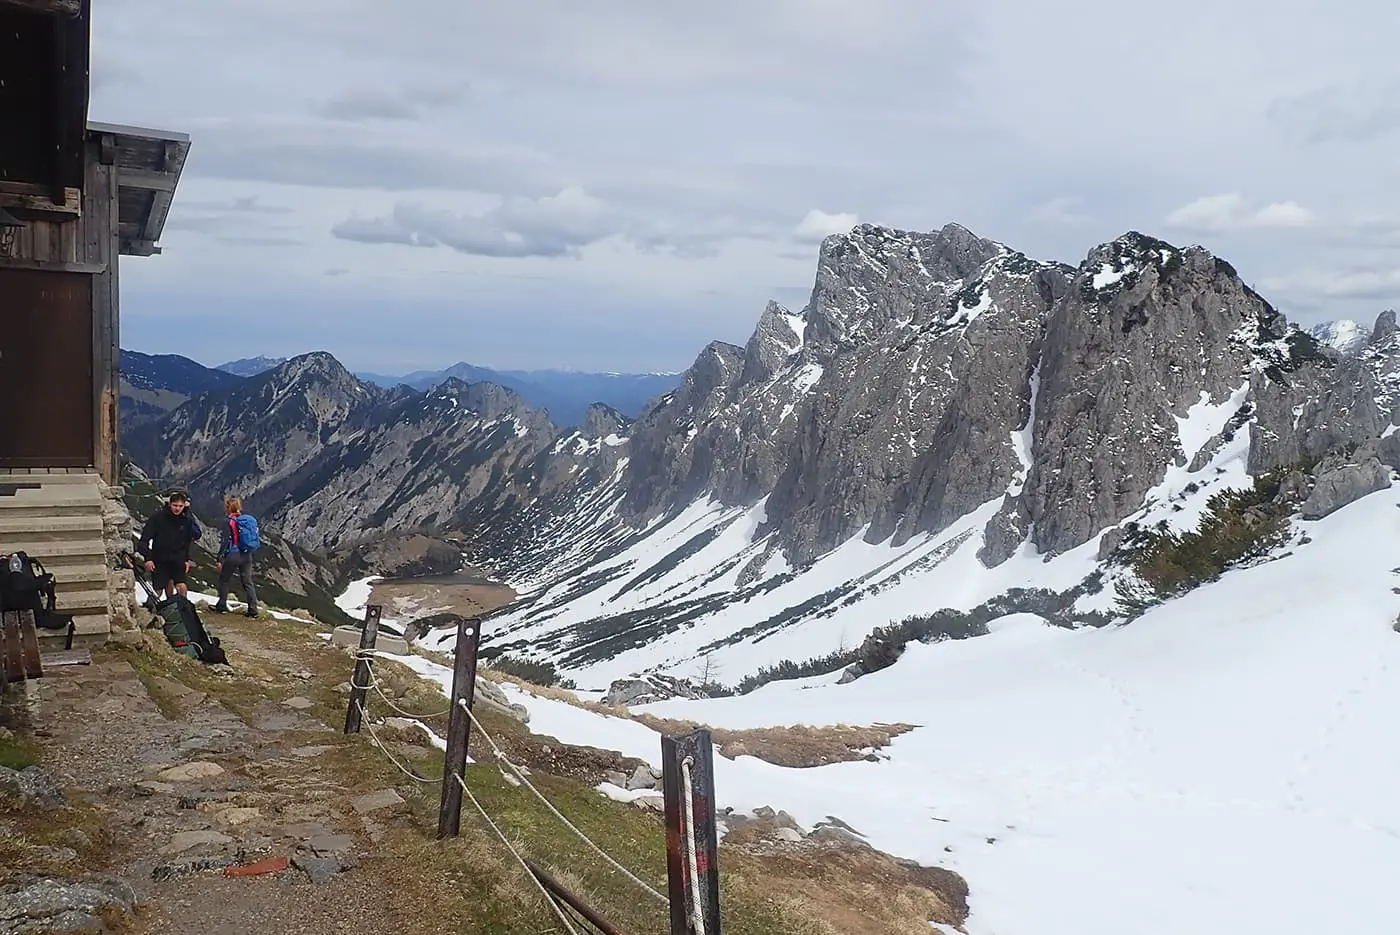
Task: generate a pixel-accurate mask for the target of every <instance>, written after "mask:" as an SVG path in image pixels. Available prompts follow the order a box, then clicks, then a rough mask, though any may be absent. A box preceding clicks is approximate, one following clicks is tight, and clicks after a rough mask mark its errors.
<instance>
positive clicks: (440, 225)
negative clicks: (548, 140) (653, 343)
mask: <svg viewBox="0 0 1400 935" xmlns="http://www.w3.org/2000/svg"><path fill="white" fill-rule="evenodd" d="M752 233H753V229H752V228H750V227H749V226H746V225H745V224H743V223H742V222H734V221H731V220H728V219H720V220H719V221H716V222H710V223H705V222H703V221H696V222H695V223H694V224H689V223H687V222H686V221H684V220H679V221H672V222H668V223H666V224H659V223H658V222H656V221H655V220H653V219H651V218H650V217H648V216H647V215H644V214H642V213H640V212H638V211H636V210H633V209H630V208H627V207H622V206H618V205H614V204H611V203H608V202H605V201H602V200H600V199H598V198H596V197H594V196H593V195H591V194H589V193H588V192H586V191H584V190H583V189H582V188H578V187H570V188H565V189H563V190H561V191H560V192H558V193H557V194H555V195H550V196H546V197H543V198H522V197H510V198H506V199H503V200H502V202H501V203H500V204H499V205H497V206H496V207H494V208H491V209H490V210H488V211H485V212H483V213H481V214H460V213H454V212H451V211H444V210H440V209H433V208H426V207H423V206H421V205H416V204H406V203H405V204H399V205H397V206H396V207H395V208H394V210H393V213H392V214H390V215H389V216H388V217H372V218H363V217H359V216H355V217H351V218H348V219H346V220H344V221H341V222H339V223H337V224H335V225H334V226H333V227H332V228H331V234H332V235H333V236H335V237H338V238H340V239H342V240H354V241H358V242H360V243H382V244H400V245H406V246H415V247H434V246H438V245H442V246H446V247H450V248H451V249H453V250H456V251H457V252H459V253H466V254H472V255H476V256H489V257H500V258H516V257H565V256H577V255H578V253H579V251H581V250H582V249H583V248H584V247H587V246H589V245H590V244H594V243H598V242H599V241H603V240H607V239H608V238H611V237H621V238H625V239H626V240H628V241H629V242H631V243H632V244H633V245H634V246H636V247H637V248H638V249H641V250H644V251H651V252H669V253H671V254H673V255H674V256H677V257H679V258H681V259H700V258H704V257H710V256H714V255H715V254H716V253H717V252H718V250H719V245H720V244H721V243H723V242H724V241H726V240H730V239H734V238H737V237H740V236H745V235H751V234H752Z"/></svg>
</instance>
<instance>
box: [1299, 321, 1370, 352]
mask: <svg viewBox="0 0 1400 935" xmlns="http://www.w3.org/2000/svg"><path fill="white" fill-rule="evenodd" d="M1309 333H1310V334H1312V336H1313V337H1315V338H1317V340H1318V341H1320V342H1321V343H1322V344H1325V345H1326V346H1327V347H1330V348H1332V349H1333V350H1335V351H1336V352H1337V353H1339V354H1341V355H1342V356H1344V357H1350V356H1351V355H1353V354H1355V353H1357V352H1358V351H1360V350H1361V349H1362V348H1363V347H1365V346H1366V342H1367V341H1369V340H1370V338H1371V332H1370V331H1369V330H1368V329H1367V328H1366V326H1364V325H1362V324H1361V323H1359V322H1355V321H1352V320H1351V319H1349V318H1340V319H1338V320H1337V321H1327V322H1323V323H1322V324H1320V325H1314V326H1313V327H1312V328H1311V329H1309Z"/></svg>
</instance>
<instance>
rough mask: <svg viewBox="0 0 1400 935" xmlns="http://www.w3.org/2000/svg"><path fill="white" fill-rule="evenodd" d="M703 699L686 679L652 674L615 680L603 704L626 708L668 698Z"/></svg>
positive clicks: (702, 694)
mask: <svg viewBox="0 0 1400 935" xmlns="http://www.w3.org/2000/svg"><path fill="white" fill-rule="evenodd" d="M705 697H708V696H707V695H706V694H705V693H704V692H702V691H701V690H700V689H699V688H697V687H696V686H695V685H694V684H693V683H692V682H690V680H688V679H678V678H673V677H672V676H669V675H658V674H655V673H653V674H650V675H645V676H641V677H638V678H630V679H617V680H616V681H614V682H613V683H612V684H611V685H609V686H608V691H607V694H605V695H604V696H603V704H605V705H609V706H610V707H614V708H626V707H630V706H632V705H638V704H651V703H652V702H654V701H665V700H667V699H668V698H690V699H695V698H705Z"/></svg>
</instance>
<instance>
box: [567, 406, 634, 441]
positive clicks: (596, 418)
mask: <svg viewBox="0 0 1400 935" xmlns="http://www.w3.org/2000/svg"><path fill="white" fill-rule="evenodd" d="M631 424H632V420H631V419H628V418H627V417H626V416H624V415H623V414H622V413H620V412H618V411H617V410H616V409H614V408H613V407H611V406H607V405H604V404H603V403H593V404H592V405H590V406H589V407H588V409H587V410H585V412H584V415H583V422H582V423H581V424H580V425H579V431H580V432H582V433H583V434H584V436H586V437H588V438H608V437H610V436H617V437H626V435H627V430H628V427H629V426H630V425H631Z"/></svg>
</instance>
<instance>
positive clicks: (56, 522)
mask: <svg viewBox="0 0 1400 935" xmlns="http://www.w3.org/2000/svg"><path fill="white" fill-rule="evenodd" d="M103 489H104V485H103V482H102V478H101V477H100V476H99V475H98V474H97V473H96V472H95V471H91V472H81V471H78V470H76V469H74V470H71V471H68V472H55V471H47V472H40V471H14V470H10V471H7V470H5V469H3V468H0V554H8V553H11V552H27V553H28V554H29V555H31V556H33V557H34V558H37V559H38V560H39V561H40V562H42V563H43V565H44V567H45V568H47V569H48V570H49V571H50V572H52V573H53V576H54V578H55V579H56V580H57V582H58V584H57V588H56V591H57V601H56V603H57V609H58V610H60V611H62V612H63V613H68V614H73V622H74V623H75V624H76V625H77V636H79V637H82V638H83V641H84V642H89V641H91V640H94V639H96V640H104V639H106V637H107V634H108V632H109V631H110V628H111V627H110V620H109V616H108V615H109V612H110V597H109V594H110V591H109V571H108V568H107V549H106V546H105V544H104V541H103V535H102V532H103V526H102V515H103ZM40 635H41V637H44V638H45V641H48V640H52V639H62V638H63V637H64V635H65V634H64V633H62V632H61V631H60V632H58V633H54V632H53V631H40Z"/></svg>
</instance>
